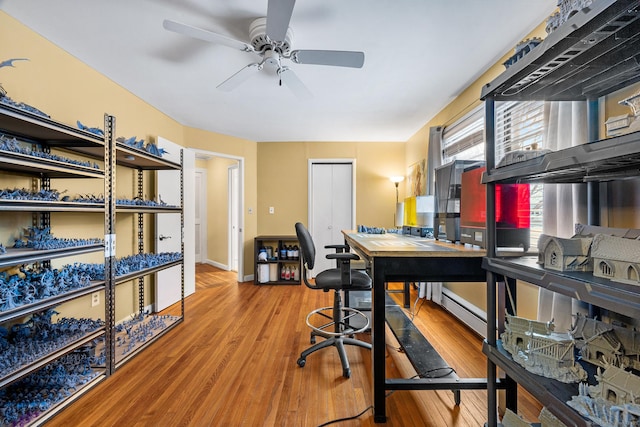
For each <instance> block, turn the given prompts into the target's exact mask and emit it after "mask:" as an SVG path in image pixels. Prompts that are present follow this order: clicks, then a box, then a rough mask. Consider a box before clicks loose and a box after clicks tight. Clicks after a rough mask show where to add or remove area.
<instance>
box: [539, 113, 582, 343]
mask: <svg viewBox="0 0 640 427" xmlns="http://www.w3.org/2000/svg"><path fill="white" fill-rule="evenodd" d="M544 119H545V125H546V126H545V129H546V139H545V148H549V149H551V150H553V151H557V150H562V149H564V148H569V147H572V146H576V145H580V144H584V143H586V142H587V105H586V103H585V102H581V101H573V102H569V101H563V102H548V103H546V105H545V111H544ZM543 206H544V208H543V215H542V232H543V233H545V234H548V235H552V236H558V237H571V236H573V235H574V234H575V233H574V226H575V224H576V223H582V224H586V223H587V189H586V184H545V185H544V189H543ZM586 311H587V310H586V309H585V307H584V305H583V304H581V303H580V302H579V301H577V300H575V299H573V298H570V297H567V296H564V295H560V294H556V293H555V292H552V291H549V290H547V289H543V288H540V290H539V294H538V320H539V321H543V322H547V321H549V320H552V319H553V321H554V324H555V330H556V331H557V332H566V331H568V330H569V329H570V328H571V324H572V314H573V313H576V312H582V313H586Z"/></svg>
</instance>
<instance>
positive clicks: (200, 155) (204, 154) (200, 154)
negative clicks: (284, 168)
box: [189, 148, 245, 282]
mask: <svg viewBox="0 0 640 427" xmlns="http://www.w3.org/2000/svg"><path fill="white" fill-rule="evenodd" d="M189 150H191V151H193V152H194V153H196V158H197V159H207V158H210V157H221V158H224V159H234V160H237V161H238V169H239V170H238V187H239V193H240V194H239V196H238V240H239V241H238V282H244V281H245V277H244V157H240V156H234V155H231V154H225V153H218V152H215V151H207V150H200V149H194V148H190V149H189ZM227 270H228V267H227Z"/></svg>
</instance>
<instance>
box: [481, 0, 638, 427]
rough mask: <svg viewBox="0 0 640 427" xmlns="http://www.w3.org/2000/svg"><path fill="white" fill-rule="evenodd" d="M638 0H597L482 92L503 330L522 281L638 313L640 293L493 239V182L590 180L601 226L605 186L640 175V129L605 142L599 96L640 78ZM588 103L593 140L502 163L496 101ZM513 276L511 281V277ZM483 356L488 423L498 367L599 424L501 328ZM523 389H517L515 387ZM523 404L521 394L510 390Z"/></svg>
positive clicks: (493, 277)
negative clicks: (533, 367) (503, 249)
mask: <svg viewBox="0 0 640 427" xmlns="http://www.w3.org/2000/svg"><path fill="white" fill-rule="evenodd" d="M639 8H640V4H639V3H638V2H637V1H631V0H617V1H616V0H598V1H594V2H593V3H592V4H591V6H590V7H589V8H588V9H584V10H582V11H580V12H578V13H577V14H575V15H574V16H572V17H571V18H569V20H568V21H567V22H566V23H564V24H563V25H562V26H561V27H560V28H558V29H557V30H556V31H554V32H553V33H551V34H550V35H549V36H548V37H547V38H546V39H545V40H544V41H543V42H542V43H541V44H540V45H539V46H537V47H536V48H535V49H533V50H532V51H531V52H530V53H529V54H527V55H526V56H524V57H523V58H522V59H520V60H518V62H516V63H515V64H514V65H512V66H510V67H509V68H508V69H507V70H506V71H505V72H504V73H502V74H501V75H500V76H498V77H497V78H496V79H494V80H493V81H492V82H491V83H489V84H487V85H485V86H484V88H483V89H482V94H481V98H482V99H483V100H484V101H485V113H486V135H487V141H486V142H487V144H486V161H487V172H486V173H485V174H484V176H483V182H484V183H485V184H486V185H487V229H488V230H487V231H488V232H487V234H488V242H487V257H486V258H485V259H484V261H483V267H484V268H485V269H486V270H487V324H488V325H497V326H498V328H497V329H498V331H497V332H498V333H501V332H502V331H503V330H504V325H503V324H501V320H502V319H501V318H500V319H499V318H498V315H497V313H504V309H505V306H506V305H507V302H506V301H505V294H506V292H505V290H504V286H505V284H504V283H505V282H507V283H509V282H510V283H513V280H514V279H520V280H524V281H526V282H529V283H532V284H534V285H537V286H540V287H543V288H546V289H549V290H552V291H554V292H558V293H561V294H564V295H567V296H570V297H573V298H577V299H580V300H583V301H585V302H588V303H589V304H592V305H594V306H596V309H597V308H598V307H599V308H605V309H608V310H611V311H614V312H616V313H620V314H623V315H627V316H630V317H633V318H638V317H639V315H640V290H639V289H638V288H637V287H634V286H632V285H624V284H620V283H615V284H613V283H611V282H610V281H608V280H604V279H598V278H594V277H593V275H590V274H586V273H560V272H555V271H549V270H545V269H543V268H541V267H540V266H538V265H537V264H536V263H535V260H533V259H531V258H500V257H498V256H497V254H496V245H495V242H496V240H495V231H496V229H495V186H496V184H502V183H555V184H558V183H584V185H586V186H587V193H588V198H589V223H590V224H593V225H599V207H600V197H599V184H600V183H601V182H606V181H611V180H616V179H626V178H630V177H638V176H640V133H638V132H636V133H632V134H627V135H622V136H618V137H615V138H610V139H606V140H598V133H599V130H598V119H597V118H598V114H597V104H598V98H600V97H602V96H604V95H607V94H609V93H612V92H614V91H616V90H619V89H622V88H625V87H627V86H629V85H631V84H633V83H636V82H639V81H640V62H639V61H638V60H637V59H638V57H639V55H640V12H639ZM525 100H544V101H565V100H572V101H575V100H584V101H586V102H587V108H588V116H589V119H590V123H589V128H588V136H589V140H590V141H591V142H590V143H588V144H585V145H581V146H578V147H572V148H569V149H566V150H560V151H555V152H550V153H547V154H544V155H542V156H540V157H537V158H533V159H529V160H526V161H523V162H520V163H516V164H512V165H508V166H504V167H500V168H496V159H495V102H496V101H525ZM503 278H504V279H508V280H503ZM483 352H484V353H485V354H486V356H487V358H488V423H487V425H488V426H490V427H491V426H496V425H497V414H496V407H497V398H496V388H497V387H496V384H497V381H496V380H497V376H496V368H500V369H501V370H503V371H504V372H505V373H506V375H507V378H508V379H509V380H513V381H515V382H516V383H518V384H520V385H521V386H522V387H524V388H525V389H527V390H528V391H529V392H530V393H532V395H533V396H534V397H535V398H536V399H538V400H539V401H540V402H541V403H542V404H543V405H545V406H546V407H547V408H548V409H549V410H550V411H551V412H552V413H553V414H554V415H555V416H556V417H558V418H559V419H560V421H562V422H564V423H565V424H567V425H571V426H592V425H594V424H593V423H592V422H591V421H590V420H588V419H586V418H583V417H582V416H580V415H579V414H578V413H577V412H576V411H574V410H573V409H572V408H570V407H569V406H567V405H566V401H568V400H570V398H571V396H572V395H577V394H578V392H577V387H576V386H574V385H569V386H568V385H565V384H563V383H560V382H558V381H555V380H551V379H547V378H544V377H540V376H537V375H533V374H531V373H529V372H527V371H526V370H524V369H523V368H522V367H520V366H519V365H518V364H517V363H516V362H514V361H513V360H512V358H511V356H510V355H509V354H508V353H507V352H505V351H504V349H503V348H502V345H501V342H500V340H498V339H497V336H496V330H495V328H492V327H491V326H489V327H488V330H487V340H486V342H485V343H484V346H483ZM510 392H511V393H513V394H515V393H516V388H515V387H513V388H511V390H510ZM507 407H509V409H511V410H514V411H515V410H517V398H516V396H513V395H508V396H507Z"/></svg>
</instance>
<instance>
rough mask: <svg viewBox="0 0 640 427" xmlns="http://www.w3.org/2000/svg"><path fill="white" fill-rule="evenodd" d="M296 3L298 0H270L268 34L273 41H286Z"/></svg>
mask: <svg viewBox="0 0 640 427" xmlns="http://www.w3.org/2000/svg"><path fill="white" fill-rule="evenodd" d="M295 4H296V0H269V4H268V6H267V36H268V37H269V38H270V39H271V40H272V41H275V42H282V41H284V39H285V36H286V35H287V30H288V29H289V21H291V14H293V6H295Z"/></svg>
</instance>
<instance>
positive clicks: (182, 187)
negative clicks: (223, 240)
mask: <svg viewBox="0 0 640 427" xmlns="http://www.w3.org/2000/svg"><path fill="white" fill-rule="evenodd" d="M180 252H181V253H182V263H181V264H180V274H181V278H182V280H181V281H180V283H181V285H180V297H181V298H180V315H181V316H182V318H183V319H184V149H181V150H180Z"/></svg>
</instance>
